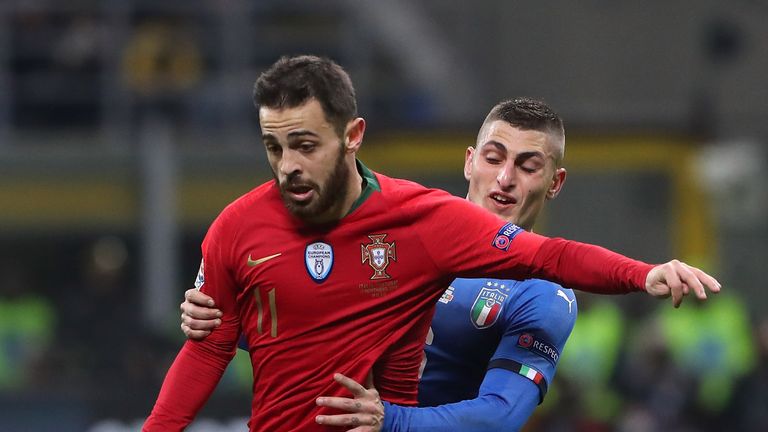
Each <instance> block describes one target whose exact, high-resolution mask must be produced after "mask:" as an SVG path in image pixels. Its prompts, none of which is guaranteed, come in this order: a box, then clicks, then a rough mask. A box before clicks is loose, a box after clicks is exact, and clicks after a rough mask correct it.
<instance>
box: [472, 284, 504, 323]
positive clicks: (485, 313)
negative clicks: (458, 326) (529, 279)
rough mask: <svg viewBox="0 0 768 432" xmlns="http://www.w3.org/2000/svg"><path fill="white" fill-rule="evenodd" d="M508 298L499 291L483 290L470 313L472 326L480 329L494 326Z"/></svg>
mask: <svg viewBox="0 0 768 432" xmlns="http://www.w3.org/2000/svg"><path fill="white" fill-rule="evenodd" d="M507 296H508V295H507V294H504V293H503V292H501V291H500V290H498V289H489V288H483V289H482V290H480V294H478V295H477V298H475V303H474V304H473V305H472V310H471V312H470V313H471V318H472V324H474V326H475V327H477V328H478V329H484V328H488V327H490V326H492V325H493V324H494V323H495V322H496V320H497V319H498V318H499V314H500V313H501V308H502V307H503V306H504V300H506V299H507Z"/></svg>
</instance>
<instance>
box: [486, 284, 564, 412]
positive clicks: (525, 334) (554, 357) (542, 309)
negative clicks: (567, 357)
mask: <svg viewBox="0 0 768 432" xmlns="http://www.w3.org/2000/svg"><path fill="white" fill-rule="evenodd" d="M523 284H524V285H527V286H526V287H525V289H524V290H522V291H521V298H519V299H518V301H517V302H516V303H514V304H516V305H517V307H515V308H510V309H506V310H504V313H505V319H504V322H503V324H504V332H503V334H502V336H501V340H500V341H499V345H498V347H497V348H496V351H495V352H494V354H493V356H492V357H491V360H490V362H489V364H488V369H489V370H491V369H496V368H499V369H505V370H507V371H510V372H512V373H515V374H519V375H520V376H523V377H526V378H527V379H529V380H530V381H531V382H532V383H534V384H536V386H537V387H538V389H539V391H538V393H539V399H540V401H543V400H544V396H545V395H546V393H547V388H548V386H549V384H550V383H551V382H552V380H553V379H554V377H555V370H556V368H557V364H558V361H559V360H560V355H561V354H562V352H563V349H564V348H565V342H566V341H567V340H568V337H569V336H570V335H571V332H572V331H573V326H574V325H575V324H576V316H577V314H578V308H577V304H576V296H575V295H574V293H573V291H571V290H569V289H565V288H562V287H560V286H559V285H556V284H553V283H550V282H546V281H542V280H528V281H525V282H523Z"/></svg>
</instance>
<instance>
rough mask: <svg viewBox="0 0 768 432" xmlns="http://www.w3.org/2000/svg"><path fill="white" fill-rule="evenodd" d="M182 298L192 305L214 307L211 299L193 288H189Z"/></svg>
mask: <svg viewBox="0 0 768 432" xmlns="http://www.w3.org/2000/svg"><path fill="white" fill-rule="evenodd" d="M184 298H185V299H186V300H187V301H188V302H190V303H194V304H196V305H198V306H204V307H213V306H215V303H214V302H213V299H212V298H211V297H210V296H208V295H206V294H203V293H202V292H200V291H199V290H197V289H195V288H190V289H188V290H186V291H185V292H184Z"/></svg>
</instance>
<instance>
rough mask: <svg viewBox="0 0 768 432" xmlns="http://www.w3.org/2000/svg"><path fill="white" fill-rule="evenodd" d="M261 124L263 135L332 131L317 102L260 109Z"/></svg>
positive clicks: (311, 101)
mask: <svg viewBox="0 0 768 432" xmlns="http://www.w3.org/2000/svg"><path fill="white" fill-rule="evenodd" d="M259 124H260V126H261V130H262V133H275V132H281V133H289V132H291V131H294V130H306V131H313V132H317V133H321V132H322V131H323V130H326V129H328V130H331V129H332V127H331V125H330V124H329V123H328V122H327V121H326V119H325V115H324V113H323V109H322V107H321V106H320V103H319V102H317V101H316V100H314V99H313V100H310V101H308V102H306V103H304V104H303V105H299V106H297V107H288V108H269V107H260V108H259Z"/></svg>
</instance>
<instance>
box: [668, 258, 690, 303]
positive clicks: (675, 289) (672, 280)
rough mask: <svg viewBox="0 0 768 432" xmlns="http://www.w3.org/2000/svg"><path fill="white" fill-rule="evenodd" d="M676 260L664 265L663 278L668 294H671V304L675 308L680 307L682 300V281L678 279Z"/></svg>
mask: <svg viewBox="0 0 768 432" xmlns="http://www.w3.org/2000/svg"><path fill="white" fill-rule="evenodd" d="M675 262H676V260H672V261H671V262H669V263H667V264H665V265H664V280H665V281H666V282H667V286H668V287H669V290H670V294H671V295H672V305H673V306H674V307H676V308H678V307H680V303H682V302H683V296H684V295H685V293H684V292H683V282H682V281H681V280H680V275H679V274H678V269H677V268H676V267H675Z"/></svg>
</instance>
